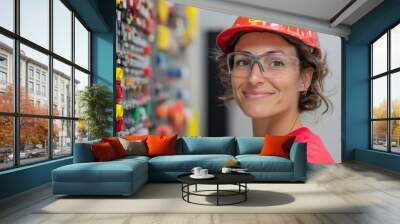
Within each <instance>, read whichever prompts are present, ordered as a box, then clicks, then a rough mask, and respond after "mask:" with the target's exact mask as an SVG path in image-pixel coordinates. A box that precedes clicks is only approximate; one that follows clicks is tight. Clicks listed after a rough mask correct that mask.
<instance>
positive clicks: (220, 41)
mask: <svg viewBox="0 0 400 224" xmlns="http://www.w3.org/2000/svg"><path fill="white" fill-rule="evenodd" d="M243 31H272V32H277V33H282V34H286V35H288V36H291V37H294V38H296V39H299V40H300V41H302V42H303V43H304V44H306V45H308V46H311V47H313V48H314V49H315V51H316V52H315V53H316V55H317V56H318V57H321V48H320V46H319V39H318V35H317V33H315V32H313V31H311V30H308V29H300V28H298V27H295V26H289V25H281V24H277V23H271V22H266V21H262V20H257V19H252V18H247V17H241V16H239V17H238V18H237V19H236V21H235V22H234V24H233V25H232V26H231V27H229V28H227V29H225V30H224V31H222V32H221V33H219V34H218V36H217V45H218V46H219V48H221V50H222V51H223V52H225V53H227V51H228V44H229V42H230V40H231V39H232V38H233V37H234V36H235V35H236V34H237V33H239V32H243Z"/></svg>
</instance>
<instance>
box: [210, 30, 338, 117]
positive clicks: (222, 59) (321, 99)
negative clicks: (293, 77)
mask: <svg viewBox="0 0 400 224" xmlns="http://www.w3.org/2000/svg"><path fill="white" fill-rule="evenodd" d="M249 32H270V31H246V32H241V33H238V34H237V35H236V36H235V37H234V38H232V40H231V41H230V43H229V46H228V51H227V52H225V53H224V52H223V51H222V50H220V49H217V50H216V51H215V52H214V57H215V59H216V62H217V64H218V67H219V70H220V72H219V79H220V81H221V84H222V86H223V87H224V94H223V95H222V96H219V97H218V99H219V100H221V101H223V103H224V104H226V103H227V102H228V101H230V100H233V99H234V97H233V91H232V84H231V77H230V75H229V73H228V65H227V63H226V60H227V54H228V53H229V52H232V51H233V49H234V47H235V45H236V43H237V41H238V40H239V39H240V37H241V36H242V35H244V34H246V33H249ZM273 33H274V32H273ZM276 34H278V35H280V36H281V37H282V38H284V39H285V40H286V41H287V42H288V43H289V44H291V45H293V46H294V47H295V49H296V53H297V57H298V58H299V60H300V62H301V63H300V71H303V70H304V69H306V68H308V67H312V68H313V69H314V72H313V74H312V80H311V84H310V87H309V88H308V90H307V91H305V92H303V94H299V101H298V110H299V112H300V113H301V112H303V111H313V110H316V109H317V108H319V107H320V106H321V105H322V103H323V104H324V105H325V110H324V111H323V112H322V114H325V113H326V112H328V111H329V109H330V108H332V107H333V106H332V103H331V101H330V100H329V99H328V98H327V97H325V96H324V95H323V94H322V93H323V91H324V83H323V81H324V79H325V77H326V76H327V75H328V73H329V70H328V66H327V63H326V56H324V57H323V58H320V57H318V56H317V55H316V52H315V49H314V48H312V47H310V46H308V45H305V44H304V43H303V42H302V41H300V40H298V39H296V38H294V37H291V36H288V35H284V34H280V33H276Z"/></svg>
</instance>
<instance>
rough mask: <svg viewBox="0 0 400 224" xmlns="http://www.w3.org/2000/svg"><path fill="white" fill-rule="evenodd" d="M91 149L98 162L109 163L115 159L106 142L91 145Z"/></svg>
mask: <svg viewBox="0 0 400 224" xmlns="http://www.w3.org/2000/svg"><path fill="white" fill-rule="evenodd" d="M91 149H92V152H93V154H94V157H95V158H96V160H97V161H99V162H104V161H109V160H113V159H116V158H117V156H116V155H115V151H114V149H113V148H112V146H111V144H110V143H108V142H102V143H99V144H92V145H91Z"/></svg>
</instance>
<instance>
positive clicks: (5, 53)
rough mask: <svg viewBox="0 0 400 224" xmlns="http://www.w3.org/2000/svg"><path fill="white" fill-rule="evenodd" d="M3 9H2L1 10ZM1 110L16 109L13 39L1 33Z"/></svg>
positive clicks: (11, 110)
mask: <svg viewBox="0 0 400 224" xmlns="http://www.w3.org/2000/svg"><path fill="white" fill-rule="evenodd" d="M0 11H1V10H0ZM0 46H1V47H0V111H2V112H13V111H14V73H13V61H14V60H13V59H14V55H13V49H14V44H13V40H12V39H10V38H7V37H5V36H3V35H0Z"/></svg>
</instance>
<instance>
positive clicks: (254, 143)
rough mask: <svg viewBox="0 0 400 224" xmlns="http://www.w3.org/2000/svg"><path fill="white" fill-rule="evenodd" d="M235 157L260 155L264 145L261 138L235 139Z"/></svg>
mask: <svg viewBox="0 0 400 224" xmlns="http://www.w3.org/2000/svg"><path fill="white" fill-rule="evenodd" d="M236 142H237V144H236V155H244V154H260V152H261V149H262V147H263V145H264V138H263V137H236Z"/></svg>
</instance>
